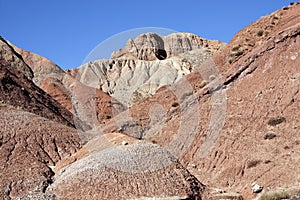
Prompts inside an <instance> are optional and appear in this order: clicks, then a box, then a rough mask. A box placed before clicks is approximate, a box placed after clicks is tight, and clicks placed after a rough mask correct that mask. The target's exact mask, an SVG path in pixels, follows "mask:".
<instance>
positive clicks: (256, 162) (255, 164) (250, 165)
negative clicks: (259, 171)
mask: <svg viewBox="0 0 300 200" xmlns="http://www.w3.org/2000/svg"><path fill="white" fill-rule="evenodd" d="M260 162H261V161H260V160H251V161H250V162H248V164H247V168H248V169H249V168H252V167H256V166H257V165H258V164H259V163H260Z"/></svg>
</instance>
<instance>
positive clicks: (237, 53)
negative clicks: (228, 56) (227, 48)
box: [234, 50, 244, 57]
mask: <svg viewBox="0 0 300 200" xmlns="http://www.w3.org/2000/svg"><path fill="white" fill-rule="evenodd" d="M243 54H244V50H239V51H238V52H236V53H235V54H234V55H235V56H236V57H238V56H241V55H243Z"/></svg>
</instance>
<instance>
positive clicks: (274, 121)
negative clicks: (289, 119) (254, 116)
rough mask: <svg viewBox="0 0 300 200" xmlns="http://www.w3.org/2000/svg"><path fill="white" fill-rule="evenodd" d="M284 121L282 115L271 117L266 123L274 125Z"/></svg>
mask: <svg viewBox="0 0 300 200" xmlns="http://www.w3.org/2000/svg"><path fill="white" fill-rule="evenodd" d="M285 121H286V119H285V118H284V117H283V116H276V117H271V118H270V119H269V121H268V125H270V126H276V125H278V124H281V123H283V122H285Z"/></svg>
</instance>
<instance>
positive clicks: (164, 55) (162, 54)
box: [155, 49, 167, 60]
mask: <svg viewBox="0 0 300 200" xmlns="http://www.w3.org/2000/svg"><path fill="white" fill-rule="evenodd" d="M155 56H156V58H158V59H159V60H164V59H166V58H167V52H166V51H165V50H164V49H158V50H157V51H156V52H155Z"/></svg>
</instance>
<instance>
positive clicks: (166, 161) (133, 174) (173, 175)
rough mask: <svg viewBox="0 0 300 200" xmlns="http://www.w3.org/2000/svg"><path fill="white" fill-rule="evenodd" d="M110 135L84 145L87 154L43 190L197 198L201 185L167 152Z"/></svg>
mask: <svg viewBox="0 0 300 200" xmlns="http://www.w3.org/2000/svg"><path fill="white" fill-rule="evenodd" d="M110 135H111V134H109V135H107V136H100V137H98V138H96V139H93V140H92V141H90V142H89V143H88V144H86V145H85V147H84V151H88V152H89V154H88V155H87V156H84V157H83V158H81V159H80V160H78V161H76V162H74V163H72V164H71V165H68V166H67V167H65V168H62V169H61V170H59V171H58V172H57V173H56V175H55V181H54V183H53V184H52V185H51V187H50V188H49V189H48V190H47V193H48V194H55V195H56V196H57V198H59V199H90V198H95V199H143V198H161V199H201V196H202V192H203V190H204V186H203V185H202V184H201V183H199V181H198V180H197V179H195V177H193V176H191V174H190V173H189V172H188V171H187V170H186V169H184V168H183V167H182V166H181V165H180V164H179V163H178V162H177V161H176V159H174V157H173V156H172V155H171V154H170V153H168V152H167V151H165V150H163V149H162V148H160V147H159V146H157V145H154V144H152V143H147V142H141V141H137V140H133V139H132V138H131V139H130V138H127V139H126V140H128V141H129V144H127V145H125V146H124V145H121V142H120V141H121V140H123V139H125V138H126V137H125V138H124V137H122V135H120V134H117V133H115V134H112V136H110ZM117 138H118V139H117ZM105 141H106V142H105ZM109 143H110V144H109ZM78 154H79V155H81V156H82V155H83V154H86V153H80V152H78Z"/></svg>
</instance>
